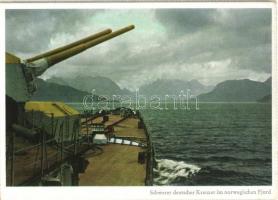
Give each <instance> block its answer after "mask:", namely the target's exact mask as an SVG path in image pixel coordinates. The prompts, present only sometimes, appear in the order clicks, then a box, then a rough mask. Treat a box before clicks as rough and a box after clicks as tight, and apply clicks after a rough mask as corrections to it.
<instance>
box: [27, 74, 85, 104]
mask: <svg viewBox="0 0 278 200" xmlns="http://www.w3.org/2000/svg"><path fill="white" fill-rule="evenodd" d="M36 84H37V91H36V92H35V93H34V95H33V96H32V97H31V100H37V101H38V100H39V101H64V102H82V101H83V98H84V96H85V95H88V94H89V93H87V92H83V91H79V90H77V89H74V88H72V87H69V86H65V85H59V84H56V83H49V82H46V81H44V80H42V79H37V80H36Z"/></svg>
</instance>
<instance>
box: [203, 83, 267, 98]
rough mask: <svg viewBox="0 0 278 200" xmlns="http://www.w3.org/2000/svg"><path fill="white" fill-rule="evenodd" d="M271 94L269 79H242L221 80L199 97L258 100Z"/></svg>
mask: <svg viewBox="0 0 278 200" xmlns="http://www.w3.org/2000/svg"><path fill="white" fill-rule="evenodd" d="M269 94H271V85H270V84H269V80H267V81H266V82H258V81H252V80H249V79H242V80H227V81H224V82H221V83H219V84H218V85H216V86H215V88H214V89H213V90H212V91H211V92H209V93H206V94H201V95H199V96H198V97H199V101H201V102H202V101H205V102H256V101H257V100H258V99H261V98H263V97H264V96H266V95H269Z"/></svg>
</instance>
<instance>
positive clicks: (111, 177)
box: [79, 118, 146, 186]
mask: <svg viewBox="0 0 278 200" xmlns="http://www.w3.org/2000/svg"><path fill="white" fill-rule="evenodd" d="M109 119H110V118H109ZM137 126H138V119H135V118H128V119H126V120H124V121H123V122H121V123H119V124H117V125H116V126H114V130H115V134H116V136H133V137H140V138H146V135H145V133H144V130H143V129H138V127H137ZM101 147H102V149H103V153H102V154H100V155H97V156H94V157H91V158H88V160H89V162H90V164H89V166H88V167H87V169H86V171H85V173H84V174H80V175H79V178H80V180H79V181H80V182H79V184H80V185H83V186H89V185H92V186H136V185H137V186H140V185H145V177H146V164H139V163H138V153H139V152H141V151H145V149H143V148H141V147H135V146H128V145H120V144H108V145H103V146H101Z"/></svg>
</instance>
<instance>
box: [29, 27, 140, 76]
mask: <svg viewBox="0 0 278 200" xmlns="http://www.w3.org/2000/svg"><path fill="white" fill-rule="evenodd" d="M134 28H135V26H134V25H130V26H127V27H125V28H122V29H119V30H117V31H115V32H111V33H109V34H105V35H103V36H100V37H97V38H96V39H91V40H89V41H85V42H84V41H83V42H81V43H80V42H79V43H77V44H75V45H72V44H70V45H71V46H70V48H69V47H66V46H65V47H62V48H64V49H63V50H60V51H57V52H54V53H53V52H52V53H51V51H50V53H49V52H48V54H49V55H48V54H47V53H46V56H45V55H43V54H42V56H41V57H39V59H37V58H36V59H34V58H31V59H27V60H26V64H27V67H30V68H32V69H33V72H34V74H35V76H39V75H41V74H42V73H43V72H44V71H45V70H46V69H47V68H49V67H51V66H52V65H55V64H57V63H59V62H61V61H63V60H65V59H67V58H70V57H72V56H74V55H76V54H79V53H81V52H83V51H85V50H86V49H88V48H91V47H93V46H96V45H98V44H100V43H102V42H105V41H107V40H110V39H112V38H114V37H117V36H119V35H121V34H124V33H126V32H128V31H130V30H132V29H134ZM81 41H82V40H81ZM54 51H55V50H54ZM30 60H31V61H32V60H34V61H32V62H28V61H30Z"/></svg>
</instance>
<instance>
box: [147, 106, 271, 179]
mask: <svg viewBox="0 0 278 200" xmlns="http://www.w3.org/2000/svg"><path fill="white" fill-rule="evenodd" d="M199 107H200V109H199V110H194V109H191V110H190V111H188V110H173V109H172V110H167V111H166V110H162V111H153V110H143V111H142V113H143V116H144V119H145V121H146V123H147V126H148V128H149V130H150V133H151V135H152V139H153V143H154V145H155V151H156V158H157V159H158V170H157V172H156V176H157V178H156V179H155V182H156V184H158V185H164V184H165V185H271V180H272V178H271V173H272V170H271V160H272V159H271V150H272V147H271V105H270V104H259V103H241V104H239V103H237V104H224V103H223V104H200V106H199Z"/></svg>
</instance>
